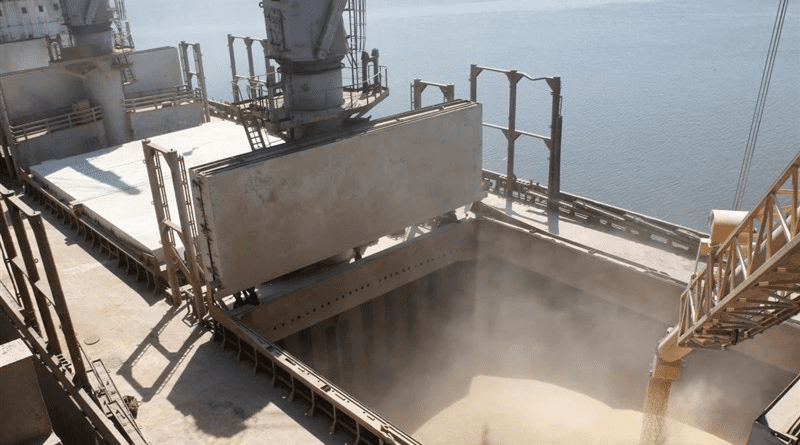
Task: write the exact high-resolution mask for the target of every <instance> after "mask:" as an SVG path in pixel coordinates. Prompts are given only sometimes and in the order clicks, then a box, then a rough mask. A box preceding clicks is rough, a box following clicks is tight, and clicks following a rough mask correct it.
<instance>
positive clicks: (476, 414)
mask: <svg viewBox="0 0 800 445" xmlns="http://www.w3.org/2000/svg"><path fill="white" fill-rule="evenodd" d="M641 428H642V414H641V413H640V412H636V411H630V410H615V409H612V408H611V407H609V406H608V405H606V404H604V403H602V402H600V401H598V400H595V399H592V398H591V397H588V396H585V395H583V394H580V393H577V392H574V391H570V390H568V389H564V388H561V387H559V386H555V385H551V384H548V383H543V382H539V381H536V380H523V379H508V378H500V377H487V376H477V377H475V378H474V379H473V380H472V385H471V387H470V392H469V394H468V395H467V396H466V397H464V398H463V399H461V400H459V401H458V402H456V403H454V404H452V405H450V406H449V407H447V408H446V409H445V410H443V411H442V412H440V413H439V414H437V415H436V416H434V417H433V418H431V419H430V420H429V421H428V422H426V423H425V424H424V425H423V426H422V427H420V428H419V430H417V432H416V433H414V437H415V438H416V439H418V440H419V441H420V442H422V443H425V444H427V445H437V444H453V445H505V444H509V445H511V444H514V445H519V444H527V445H562V444H563V445H567V444H570V445H572V444H587V445H592V444H594V445H600V444H603V445H607V444H615V445H639V440H640V432H641ZM666 434H667V442H666V445H673V444H675V445H677V444H681V445H730V443H728V442H725V441H723V440H721V439H719V438H717V437H715V436H712V435H711V434H708V433H706V432H704V431H700V430H698V429H695V428H692V427H690V426H688V425H684V424H682V423H679V422H676V421H672V420H668V421H667V423H666Z"/></svg>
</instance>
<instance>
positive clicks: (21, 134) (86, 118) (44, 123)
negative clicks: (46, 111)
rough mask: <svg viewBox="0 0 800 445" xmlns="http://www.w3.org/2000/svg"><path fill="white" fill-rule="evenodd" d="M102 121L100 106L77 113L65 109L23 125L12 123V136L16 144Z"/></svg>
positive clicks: (70, 109)
mask: <svg viewBox="0 0 800 445" xmlns="http://www.w3.org/2000/svg"><path fill="white" fill-rule="evenodd" d="M67 110H68V111H67ZM101 119H103V110H102V108H100V106H96V107H90V108H85V109H83V110H77V111H73V110H72V108H65V109H62V110H61V112H60V113H59V114H57V115H55V116H51V117H46V118H41V119H36V120H31V121H29V122H23V123H12V124H11V135H12V136H13V138H14V142H17V143H19V142H22V141H27V140H28V139H31V138H34V137H38V136H43V135H45V134H48V133H52V132H55V131H59V130H64V129H67V128H72V127H76V126H78V125H85V124H90V123H92V122H97V121H99V120H101Z"/></svg>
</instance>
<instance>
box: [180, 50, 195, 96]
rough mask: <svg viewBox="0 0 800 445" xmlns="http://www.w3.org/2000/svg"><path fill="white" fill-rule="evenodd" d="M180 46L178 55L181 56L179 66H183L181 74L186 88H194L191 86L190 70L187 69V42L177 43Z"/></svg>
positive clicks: (190, 89)
mask: <svg viewBox="0 0 800 445" xmlns="http://www.w3.org/2000/svg"><path fill="white" fill-rule="evenodd" d="M179 48H180V56H181V66H182V67H183V76H184V78H185V79H186V88H188V89H189V91H192V90H193V89H194V86H192V70H191V69H189V51H188V48H189V44H188V43H186V42H181V43H180V45H179Z"/></svg>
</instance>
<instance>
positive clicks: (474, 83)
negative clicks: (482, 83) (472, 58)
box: [469, 63, 483, 102]
mask: <svg viewBox="0 0 800 445" xmlns="http://www.w3.org/2000/svg"><path fill="white" fill-rule="evenodd" d="M481 71H483V68H480V67H479V66H478V65H476V64H474V63H473V64H472V65H470V66H469V100H471V101H472V102H477V101H478V75H479V74H480V73H481Z"/></svg>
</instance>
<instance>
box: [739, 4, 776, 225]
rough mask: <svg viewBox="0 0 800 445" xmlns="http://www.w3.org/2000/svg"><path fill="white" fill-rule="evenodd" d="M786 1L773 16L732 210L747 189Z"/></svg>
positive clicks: (742, 198) (740, 200) (741, 199)
mask: <svg viewBox="0 0 800 445" xmlns="http://www.w3.org/2000/svg"><path fill="white" fill-rule="evenodd" d="M788 3H789V1H788V0H781V2H780V4H779V5H778V13H777V15H776V16H775V24H774V25H773V28H772V38H771V39H770V42H769V49H768V50H767V60H766V63H765V64H764V71H763V73H762V75H761V86H760V87H759V90H758V98H757V99H756V108H755V110H754V111H753V119H752V121H751V122H750V133H749V134H748V136H747V146H746V147H745V152H744V159H742V168H741V170H740V171H739V182H738V183H737V185H736V196H735V197H734V199H733V209H734V210H739V209H740V208H741V206H742V201H743V200H744V192H745V189H746V188H747V177H748V176H749V174H750V164H751V163H752V161H753V153H754V152H755V146H756V140H757V139H758V131H759V129H760V127H761V118H762V117H763V115H764V105H765V103H766V101H767V93H768V92H769V84H770V81H771V79H772V69H773V67H774V66H775V56H776V54H777V53H778V44H779V43H780V40H781V32H782V31H783V22H784V19H785V17H786V8H787V6H788Z"/></svg>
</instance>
